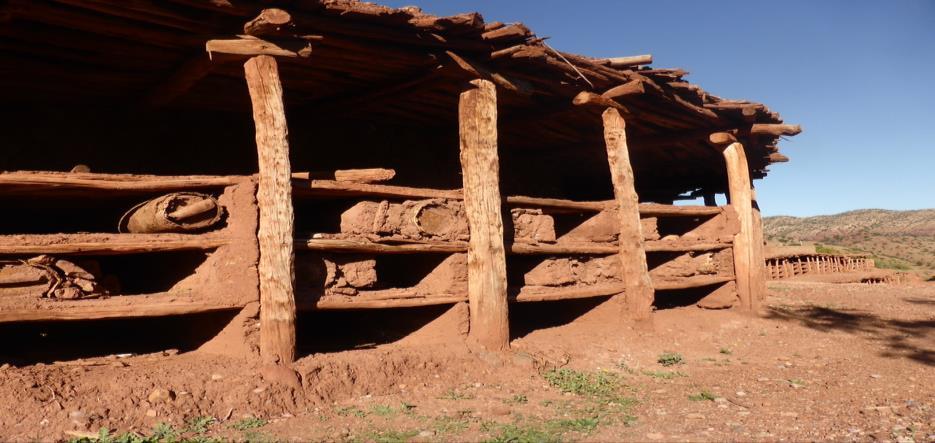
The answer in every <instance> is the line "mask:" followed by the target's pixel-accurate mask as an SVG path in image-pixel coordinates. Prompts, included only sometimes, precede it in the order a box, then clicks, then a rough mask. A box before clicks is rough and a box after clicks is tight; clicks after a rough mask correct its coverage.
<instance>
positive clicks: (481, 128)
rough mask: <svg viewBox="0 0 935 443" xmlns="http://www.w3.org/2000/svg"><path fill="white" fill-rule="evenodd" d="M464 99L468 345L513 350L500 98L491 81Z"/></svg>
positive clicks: (480, 83) (461, 127)
mask: <svg viewBox="0 0 935 443" xmlns="http://www.w3.org/2000/svg"><path fill="white" fill-rule="evenodd" d="M471 85H472V86H473V87H472V88H470V89H468V90H466V91H464V92H462V93H461V97H460V101H459V103H458V123H459V124H458V126H459V130H460V138H461V170H462V173H463V176H464V177H463V179H464V208H465V212H467V219H468V227H469V228H470V232H471V237H470V240H469V242H468V303H469V305H470V332H469V334H468V337H469V340H470V341H471V342H473V343H474V344H478V345H480V346H482V347H484V348H486V349H487V350H491V351H495V350H503V349H506V348H508V347H509V345H510V325H509V314H508V306H507V292H506V291H507V280H506V253H505V250H504V247H503V216H502V214H501V199H500V160H499V156H498V154H497V92H496V88H495V87H494V84H493V83H491V82H489V81H487V80H473V81H471Z"/></svg>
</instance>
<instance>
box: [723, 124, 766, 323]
mask: <svg viewBox="0 0 935 443" xmlns="http://www.w3.org/2000/svg"><path fill="white" fill-rule="evenodd" d="M724 160H725V162H726V164H727V181H728V188H729V195H730V201H731V205H732V206H733V207H734V210H735V211H737V218H738V220H739V221H740V232H738V233H737V234H736V235H735V236H734V273H735V274H736V277H737V294H738V295H739V296H740V303H741V306H743V307H744V308H745V309H749V310H756V309H757V308H759V301H760V299H761V298H762V297H763V296H764V295H765V288H766V282H765V278H764V276H763V273H764V270H763V260H762V254H763V253H762V244H760V243H762V240H758V239H757V230H759V233H760V235H759V238H760V239H762V227H761V226H759V227H758V226H756V225H759V223H758V222H759V217H758V215H759V211H755V210H754V206H753V186H752V184H751V182H750V168H749V167H748V166H747V156H746V153H745V152H744V149H743V145H741V144H740V143H731V144H730V146H728V147H727V148H726V149H724ZM758 259H759V260H760V261H759V263H758V262H757V260H758Z"/></svg>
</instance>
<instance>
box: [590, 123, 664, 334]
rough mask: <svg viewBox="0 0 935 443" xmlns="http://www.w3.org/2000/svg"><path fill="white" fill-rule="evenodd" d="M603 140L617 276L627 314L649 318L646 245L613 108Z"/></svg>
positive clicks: (651, 296)
mask: <svg viewBox="0 0 935 443" xmlns="http://www.w3.org/2000/svg"><path fill="white" fill-rule="evenodd" d="M602 117H603V120H604V142H605V143H606V147H607V163H608V165H609V166H610V178H611V181H612V182H613V186H614V198H615V199H616V200H617V219H618V223H619V226H620V237H619V241H618V243H619V247H620V253H619V254H618V256H619V257H620V266H621V270H622V272H621V275H622V276H623V286H624V291H625V292H624V300H625V305H626V310H627V314H628V315H629V316H631V317H632V318H633V319H634V320H649V319H651V318H652V304H653V300H654V299H655V297H656V294H655V290H654V289H653V281H652V279H650V277H649V267H648V266H647V265H646V248H645V245H644V243H643V233H642V228H641V225H640V211H639V198H638V196H637V195H636V187H635V183H634V180H633V168H632V166H631V165H630V151H629V149H628V148H627V134H626V122H625V121H624V119H623V117H621V116H620V113H619V112H617V110H616V109H614V108H608V109H607V110H606V111H604V114H603V116H602Z"/></svg>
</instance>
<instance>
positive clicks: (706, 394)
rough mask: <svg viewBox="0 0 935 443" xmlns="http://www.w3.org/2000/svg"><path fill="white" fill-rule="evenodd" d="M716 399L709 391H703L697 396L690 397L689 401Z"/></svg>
mask: <svg viewBox="0 0 935 443" xmlns="http://www.w3.org/2000/svg"><path fill="white" fill-rule="evenodd" d="M715 398H716V397H715V396H714V394H712V393H710V392H708V391H701V392H699V393H697V394H695V395H689V396H688V399H689V400H691V401H714V399H715Z"/></svg>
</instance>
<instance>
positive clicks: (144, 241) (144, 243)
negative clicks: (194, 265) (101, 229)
mask: <svg viewBox="0 0 935 443" xmlns="http://www.w3.org/2000/svg"><path fill="white" fill-rule="evenodd" d="M228 242H229V239H228V238H227V237H226V236H224V235H220V234H219V233H208V234H200V235H192V234H16V235H0V254H6V255H18V254H23V255H37V254H68V255H121V254H142V253H149V252H164V251H185V250H210V249H216V248H218V247H220V246H224V245H226V244H228Z"/></svg>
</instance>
